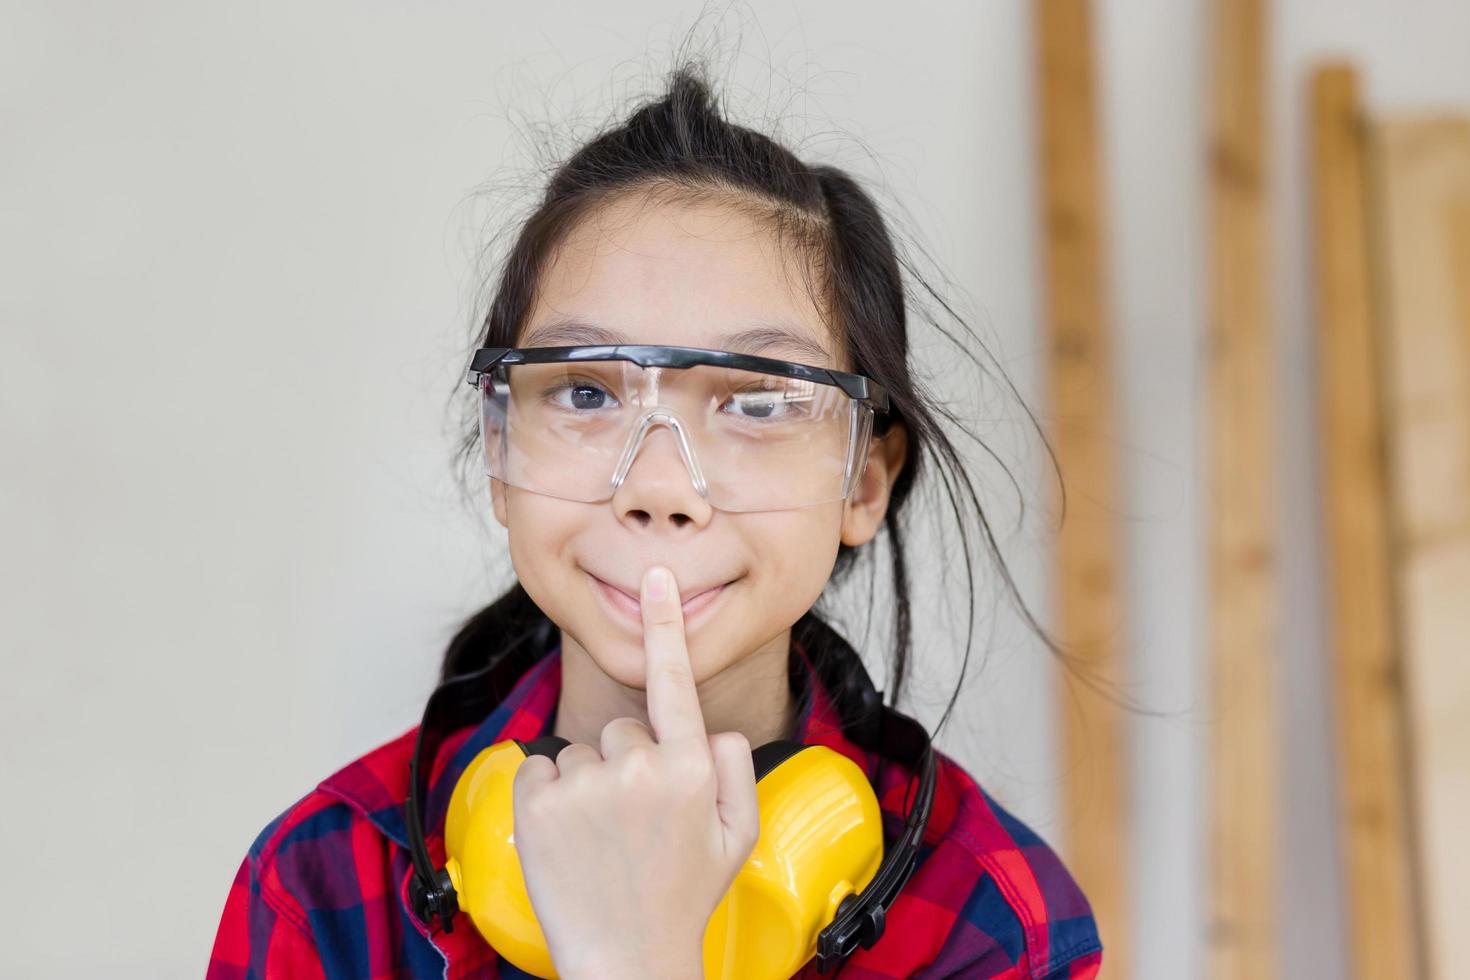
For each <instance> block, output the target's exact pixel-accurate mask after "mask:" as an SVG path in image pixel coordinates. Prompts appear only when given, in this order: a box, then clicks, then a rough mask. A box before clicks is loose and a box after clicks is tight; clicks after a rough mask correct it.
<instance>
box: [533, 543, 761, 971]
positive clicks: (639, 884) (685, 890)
mask: <svg viewBox="0 0 1470 980" xmlns="http://www.w3.org/2000/svg"><path fill="white" fill-rule="evenodd" d="M661 577H662V584H660V578H661ZM640 604H641V607H642V615H643V646H644V650H645V653H646V660H647V668H646V671H647V673H646V676H647V685H646V686H647V691H648V717H649V720H650V722H651V723H652V731H650V729H649V726H648V725H645V724H643V723H642V722H641V721H638V720H636V719H633V718H617V719H614V720H613V721H610V722H608V724H607V725H606V726H605V727H604V728H603V729H602V746H601V752H599V751H598V749H596V748H594V747H593V746H590V745H581V744H577V743H573V744H571V745H568V746H567V747H566V748H564V749H562V750H561V752H560V753H558V754H557V757H556V760H555V761H554V762H553V761H552V760H551V759H548V758H546V757H545V756H531V757H530V758H528V759H526V761H525V762H523V763H521V765H520V768H519V769H517V770H516V775H515V780H514V782H513V784H512V789H511V797H512V801H513V807H514V815H515V844H516V851H517V853H518V854H519V856H520V860H521V868H522V871H523V872H524V874H525V878H526V889H527V891H528V893H529V894H530V897H531V905H532V907H533V908H534V909H535V910H536V917H537V920H538V921H539V922H540V924H541V929H542V931H543V932H544V933H545V935H546V940H547V944H548V946H549V948H550V952H551V958H552V961H553V962H554V963H555V964H556V967H557V972H558V974H559V975H560V976H561V977H563V978H573V977H579V976H597V977H612V976H618V975H628V976H639V977H679V978H681V980H684V978H688V977H702V976H703V949H704V933H705V929H706V928H707V926H708V925H709V918H710V916H711V915H712V914H713V913H714V910H715V908H716V907H717V906H718V905H719V904H720V901H721V899H723V898H724V896H725V892H726V891H728V890H729V887H730V883H731V882H732V881H734V880H735V875H736V873H737V872H738V871H739V870H740V867H741V866H742V865H743V864H744V863H745V860H746V858H747V857H749V856H750V852H751V850H752V849H753V848H754V847H755V843H756V839H757V837H758V836H759V834H760V820H759V816H758V813H757V810H756V789H755V765H754V763H753V762H752V760H751V750H750V743H749V742H748V741H747V739H746V738H745V736H744V735H742V734H740V733H739V732H721V733H719V734H714V735H711V734H708V733H706V732H705V727H704V716H703V713H702V712H701V711H700V706H699V696H698V693H697V691H696V690H695V686H694V675H693V672H692V670H691V668H690V666H689V650H688V648H687V646H686V644H685V639H684V614H683V610H682V609H681V608H680V605H679V588H678V583H677V582H675V581H674V576H673V573H672V572H670V571H669V570H668V569H665V568H662V567H661V566H659V567H655V568H652V569H649V570H648V571H647V572H645V573H644V576H643V582H642V586H641V596H640Z"/></svg>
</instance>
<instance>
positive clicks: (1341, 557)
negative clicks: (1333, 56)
mask: <svg viewBox="0 0 1470 980" xmlns="http://www.w3.org/2000/svg"><path fill="white" fill-rule="evenodd" d="M1365 125H1366V120H1365V119H1364V116H1363V109H1362V104H1361V102H1360V100H1359V95H1358V74H1357V72H1356V71H1355V70H1354V69H1353V67H1352V66H1351V65H1346V64H1330V65H1324V66H1322V67H1321V68H1319V69H1317V71H1315V72H1314V73H1313V75H1312V82H1311V127H1312V145H1311V149H1312V204H1313V213H1312V230H1313V239H1314V240H1313V253H1314V258H1315V263H1314V270H1313V271H1314V274H1315V279H1314V287H1315V296H1316V304H1317V364H1318V377H1319V382H1318V395H1319V402H1318V413H1319V424H1320V426H1321V430H1322V497H1323V519H1324V522H1325V528H1324V532H1325V537H1326V549H1325V551H1326V555H1327V569H1326V583H1327V586H1328V590H1329V592H1328V594H1329V597H1330V614H1329V644H1330V650H1331V656H1332V666H1333V673H1334V675H1335V677H1336V688H1337V744H1338V755H1337V762H1338V766H1337V782H1338V791H1339V805H1340V808H1341V813H1342V818H1341V821H1340V828H1341V830H1340V836H1341V842H1340V847H1341V853H1342V856H1343V863H1344V866H1345V868H1346V871H1347V874H1346V878H1347V886H1348V887H1347V891H1348V894H1347V913H1348V914H1347V930H1346V931H1347V936H1348V941H1349V948H1350V950H1351V953H1352V960H1351V963H1352V971H1353V976H1355V977H1361V978H1363V980H1369V978H1376V977H1395V976H1406V977H1409V976H1418V975H1419V970H1418V967H1417V960H1418V954H1419V949H1418V944H1417V942H1416V939H1415V932H1414V910H1413V895H1414V882H1413V874H1412V870H1413V843H1412V840H1411V839H1410V836H1409V834H1410V826H1409V817H1408V813H1407V803H1408V784H1407V780H1406V779H1405V770H1406V766H1407V764H1408V758H1407V755H1406V753H1405V750H1404V725H1405V720H1404V708H1403V686H1402V669H1403V665H1402V663H1401V662H1400V658H1399V651H1398V645H1397V638H1396V636H1395V625H1394V614H1393V605H1392V599H1393V568H1392V562H1391V557H1390V554H1389V527H1388V519H1389V500H1388V487H1387V479H1388V476H1387V473H1386V472H1385V469H1384V465H1385V460H1384V458H1383V435H1384V434H1383V429H1384V425H1383V420H1382V418H1381V412H1382V409H1383V406H1382V403H1381V398H1380V394H1379V382H1378V365H1379V361H1380V351H1379V337H1378V331H1377V328H1376V323H1375V319H1374V317H1375V311H1374V297H1373V290H1372V268H1371V264H1370V258H1369V239H1368V235H1369V231H1368V193H1369V192H1368V184H1367V180H1368V175H1367V164H1366V161H1365V157H1366V154H1367V143H1366V139H1365Z"/></svg>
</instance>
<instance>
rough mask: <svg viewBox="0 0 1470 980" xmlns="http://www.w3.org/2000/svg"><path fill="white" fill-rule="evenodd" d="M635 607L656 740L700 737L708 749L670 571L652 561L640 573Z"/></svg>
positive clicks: (677, 584)
mask: <svg viewBox="0 0 1470 980" xmlns="http://www.w3.org/2000/svg"><path fill="white" fill-rule="evenodd" d="M641 590H642V591H641V595H640V596H639V602H638V605H639V608H640V611H641V613H642V615H643V648H644V656H645V657H646V659H647V662H648V666H647V687H648V720H649V722H650V723H651V724H652V727H653V731H654V735H655V737H656V738H657V739H658V741H659V742H670V741H678V740H685V739H687V740H693V739H696V738H697V739H698V740H699V743H700V744H701V745H704V746H705V747H706V749H708V747H709V742H708V733H707V732H705V730H704V712H703V711H702V710H700V707H699V692H698V691H697V690H696V689H695V686H694V671H693V669H692V668H691V667H690V666H689V647H688V646H687V645H686V643H685V642H684V610H683V608H682V607H681V606H680V604H679V583H678V582H676V581H674V573H673V572H671V571H669V570H668V569H667V568H665V567H663V566H662V565H655V566H654V567H653V568H650V569H649V570H648V571H646V572H644V573H643V584H642V586H641Z"/></svg>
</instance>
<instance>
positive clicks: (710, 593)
mask: <svg viewBox="0 0 1470 980" xmlns="http://www.w3.org/2000/svg"><path fill="white" fill-rule="evenodd" d="M587 574H588V575H591V576H592V580H593V581H594V582H596V583H597V588H598V591H600V592H601V593H602V594H603V596H604V597H606V598H607V600H608V602H609V603H611V604H612V605H613V606H614V607H615V608H617V609H619V610H621V611H622V612H624V613H627V614H628V615H630V616H631V617H632V618H633V619H635V620H637V621H638V622H639V623H642V622H643V612H642V606H641V605H640V604H639V602H638V597H637V596H636V595H634V594H632V593H630V592H625V591H624V590H622V589H620V588H618V587H617V586H616V585H611V584H609V583H607V582H605V581H603V580H602V579H600V578H598V577H597V576H596V575H592V573H591V572H588V573H587ZM729 584H730V583H729V582H725V583H724V584H722V585H716V586H714V587H712V588H708V589H703V590H701V591H699V592H690V593H688V594H687V596H686V597H685V598H684V599H683V600H682V601H681V602H680V607H681V608H682V609H683V610H684V617H685V619H688V618H689V617H690V616H693V615H694V614H695V613H697V612H699V611H700V610H701V609H703V608H705V607H706V606H708V605H709V604H710V603H712V602H714V601H715V599H717V598H719V596H720V594H721V593H723V592H724V591H725V586H726V585H729Z"/></svg>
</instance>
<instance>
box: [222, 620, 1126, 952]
mask: <svg viewBox="0 0 1470 980" xmlns="http://www.w3.org/2000/svg"><path fill="white" fill-rule="evenodd" d="M793 647H794V648H795V649H796V651H797V652H799V653H800V656H799V657H797V658H793V661H792V662H793V663H799V664H801V665H802V666H801V670H802V672H803V674H804V676H803V677H801V678H793V681H799V682H800V684H801V685H802V687H801V691H802V694H803V696H802V699H801V702H800V705H801V713H800V716H799V718H800V721H799V723H798V727H797V733H798V734H797V736H796V737H797V739H798V740H799V741H802V742H804V743H806V744H821V745H826V746H829V747H830V748H833V749H835V750H837V751H838V752H841V753H842V754H844V755H846V756H848V757H849V758H851V759H852V760H853V761H855V762H856V763H858V764H859V765H860V766H862V767H863V768H864V770H865V771H866V772H867V773H868V777H869V781H870V782H872V783H873V786H874V789H875V791H876V792H877V794H878V800H879V802H880V806H881V808H882V810H883V820H884V834H885V836H886V838H887V839H888V840H889V841H892V840H893V839H894V838H896V837H897V835H898V834H899V832H900V831H901V829H902V827H903V814H904V812H905V811H904V806H905V802H904V797H905V791H906V790H907V789H908V788H909V786H910V783H911V782H912V780H913V774H912V773H910V772H908V771H907V770H905V769H903V768H902V767H901V766H899V765H898V764H896V763H894V762H892V761H891V760H888V761H887V762H886V764H884V765H882V766H880V765H879V762H880V754H879V753H869V752H866V751H864V750H863V749H861V748H859V747H858V746H857V745H855V744H854V743H852V742H850V741H849V740H848V739H847V738H846V737H845V736H844V735H843V733H842V731H841V727H840V724H838V716H837V713H836V710H835V707H834V705H833V702H832V700H831V698H829V697H828V694H827V689H826V688H825V687H824V686H823V685H822V682H821V679H820V677H819V676H818V674H817V673H816V672H815V671H814V670H813V669H812V666H811V662H810V660H809V659H808V657H807V655H806V653H805V651H803V650H801V648H800V644H796V643H793ZM560 653H561V651H560V648H559V647H554V648H553V649H552V650H551V651H550V652H549V653H547V654H545V655H544V656H542V657H541V658H540V659H538V660H537V661H536V662H535V664H534V666H532V667H531V668H530V669H529V670H527V671H526V672H525V673H524V674H523V675H522V676H521V678H520V680H519V682H518V683H517V684H516V686H515V688H514V689H513V690H512V692H511V693H510V694H509V696H507V697H506V698H505V699H504V700H503V701H502V702H501V703H500V705H499V706H498V707H497V708H496V709H495V710H494V711H493V712H492V713H491V714H490V715H489V717H488V718H486V719H485V720H484V721H483V722H482V723H480V724H479V725H477V726H470V727H466V728H463V729H461V730H459V731H456V732H454V733H453V734H452V735H451V736H450V737H449V738H448V739H446V740H445V743H444V744H443V746H442V747H441V748H440V751H439V752H438V754H437V756H436V758H435V760H434V764H433V767H432V769H431V770H430V781H429V787H430V793H429V797H428V804H427V819H426V829H425V833H426V836H427V842H428V847H429V853H430V855H431V856H432V857H433V859H434V861H435V862H436V866H439V865H442V863H443V861H444V842H443V830H444V813H445V810H446V809H447V806H448V801H449V796H450V793H451V792H452V790H453V788H454V784H455V782H456V780H457V779H458V778H459V775H460V773H461V772H462V771H463V770H464V769H465V767H466V766H467V765H468V764H469V762H470V760H471V759H473V758H474V757H475V755H476V754H478V753H479V751H480V750H481V749H483V748H485V747H487V746H489V745H492V744H494V743H496V742H500V741H505V740H507V739H511V738H519V739H523V740H524V739H532V738H536V737H537V736H540V735H547V734H551V731H552V728H553V724H554V720H555V709H556V705H557V696H558V692H559V691H560V688H561V659H560ZM417 731H418V729H417V728H413V729H410V730H409V731H408V732H406V733H404V734H403V735H401V736H399V737H398V738H396V739H394V740H393V741H391V742H388V743H387V744H385V745H382V746H380V747H379V748H377V749H374V750H373V751H371V752H369V753H368V754H367V755H365V756H363V757H362V758H360V759H358V760H357V761H355V762H353V763H351V764H349V765H348V766H346V767H345V768H344V769H342V770H341V771H339V772H337V773H336V774H334V775H332V776H331V777H329V778H327V779H325V780H323V781H322V782H321V783H320V784H319V785H318V786H317V787H316V788H315V789H314V790H312V791H311V792H310V793H308V794H307V795H306V796H305V797H303V798H302V799H300V800H298V801H297V802H296V803H294V804H293V805H291V806H290V807H289V808H288V809H287V810H286V811H285V812H284V813H282V814H280V815H279V816H278V817H276V818H275V819H274V820H272V821H271V822H270V823H269V824H267V825H266V826H265V829H264V830H262V831H261V832H260V834H259V836H258V837H256V839H255V842H254V843H253V844H252V845H251V847H250V849H249V851H248V853H247V854H246V855H245V858H244V860H243V861H242V862H241V864H240V869H239V872H238V873H237V874H236V875H235V880H234V883H233V884H232V885H231V887H230V892H229V896H228V898H227V899H226V901H225V907H224V915H223V918H222V919H221V921H220V925H219V932H218V934H217V936H216V938H215V943H214V951H213V954H212V956H211V959H210V963H209V971H208V974H207V980H234V978H262V977H293V978H295V977H303V978H309V977H324V978H325V977H333V978H337V977H373V978H377V977H400V976H411V977H444V978H446V980H460V978H466V980H468V978H475V980H491V978H499V980H509V978H522V977H527V976H528V974H526V973H524V972H522V971H521V970H518V969H517V968H516V967H515V966H513V965H512V964H510V963H508V962H505V961H503V960H501V959H500V958H499V957H498V956H497V955H496V954H495V951H494V950H493V949H491V948H490V946H489V944H487V943H486V942H485V940H484V939H483V938H482V937H481V936H480V934H479V933H478V932H477V931H476V929H475V927H474V924H473V923H472V922H471V921H470V919H469V918H468V916H467V915H466V914H465V913H464V912H460V913H458V915H457V916H456V919H455V924H454V931H453V932H450V933H444V932H442V931H438V932H435V933H433V934H430V933H429V932H428V930H427V929H426V928H425V927H424V926H423V925H422V923H420V922H419V921H418V920H417V919H416V918H415V917H414V916H413V913H412V912H411V911H410V905H409V899H408V882H409V879H410V877H411V872H412V867H411V864H410V860H409V852H408V836H407V834H406V832H405V828H404V801H405V800H406V799H407V797H408V761H409V758H410V756H411V755H412V753H413V747H414V737H415V735H416V733H417ZM935 752H936V761H937V763H938V765H937V767H936V780H935V795H934V804H933V809H932V811H931V813H930V818H929V824H928V828H927V831H926V832H925V834H924V838H923V841H922V844H921V847H920V849H919V852H918V862H917V864H916V865H915V868H914V873H913V875H912V877H910V878H909V880H908V882H907V884H905V885H904V888H903V890H902V891H901V892H900V893H899V895H898V898H897V900H896V901H895V902H894V904H893V906H892V907H891V908H890V909H889V910H888V916H887V926H886V929H885V931H884V934H883V937H882V938H881V939H880V940H879V941H878V942H877V943H875V944H874V945H873V947H872V948H871V949H862V948H858V949H857V950H856V951H855V952H854V953H853V955H852V956H850V957H849V958H848V959H847V960H845V961H844V962H843V963H842V964H841V965H840V966H839V967H838V968H837V969H836V970H835V971H833V972H832V973H829V974H827V977H828V978H829V980H830V978H838V980H883V978H895V977H921V978H926V980H940V978H944V977H1005V978H1014V980H1020V978H1029V980H1043V978H1046V980H1068V978H1071V980H1085V978H1092V977H1096V976H1097V972H1098V968H1099V965H1100V963H1101V960H1102V946H1101V944H1100V942H1099V941H1098V936H1097V929H1096V925H1095V923H1094V920H1093V917H1092V912H1091V908H1090V907H1089V905H1088V903H1087V899H1086V898H1085V897H1084V896H1083V894H1082V892H1081V890H1080V889H1079V888H1078V886H1077V884H1076V882H1075V881H1074V880H1073V878H1072V877H1071V875H1070V874H1069V873H1068V872H1067V870H1066V868H1065V867H1064V866H1063V865H1062V863H1061V861H1060V860H1059V859H1058V857H1057V855H1056V853H1055V852H1054V851H1052V849H1051V848H1050V847H1049V846H1047V844H1046V843H1045V842H1044V841H1042V839H1041V838H1040V837H1038V836H1037V835H1036V834H1035V833H1033V832H1032V831H1031V830H1030V829H1029V828H1028V827H1027V826H1026V825H1025V824H1023V823H1022V822H1021V821H1020V820H1018V819H1016V818H1015V817H1014V816H1012V815H1011V814H1010V813H1008V812H1006V811H1005V810H1004V809H1003V808H1001V806H1000V805H999V804H998V803H996V801H995V800H993V799H992V798H991V797H990V796H989V795H988V794H987V793H986V792H985V791H984V790H982V789H981V788H980V787H979V785H977V783H976V782H975V780H974V779H973V778H972V777H971V776H970V775H969V774H968V773H966V772H965V771H964V770H963V769H962V768H961V767H960V766H959V764H958V763H956V762H955V761H954V760H953V759H951V758H950V757H949V756H947V755H945V754H943V753H942V752H939V751H938V749H936V750H935ZM796 976H797V977H798V978H800V980H815V978H817V977H818V976H819V975H818V973H817V972H816V961H815V959H813V960H811V961H808V963H807V964H806V965H805V966H804V967H803V969H802V970H801V971H800V972H799V973H798V974H797V975H796Z"/></svg>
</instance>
